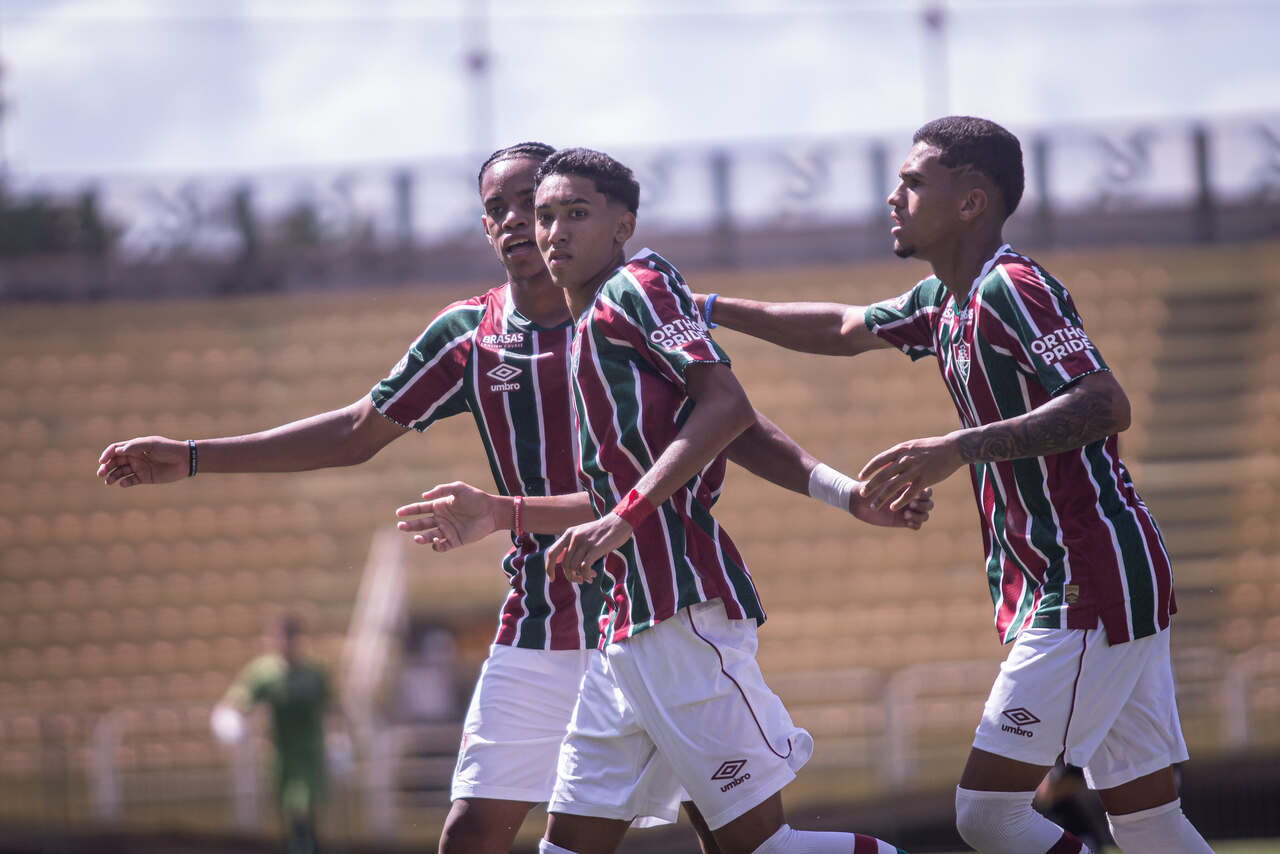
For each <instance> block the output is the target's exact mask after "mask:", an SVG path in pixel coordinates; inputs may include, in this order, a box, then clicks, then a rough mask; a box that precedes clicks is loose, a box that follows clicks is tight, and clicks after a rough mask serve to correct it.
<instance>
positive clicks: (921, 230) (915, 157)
mask: <svg viewBox="0 0 1280 854" xmlns="http://www.w3.org/2000/svg"><path fill="white" fill-rule="evenodd" d="M939 154H940V152H939V151H938V149H936V148H934V147H933V146H931V145H928V144H927V143H923V142H920V143H916V145H915V147H913V148H912V149H911V153H910V154H908V155H907V159H906V161H905V162H904V163H903V164H902V168H901V169H899V170H898V186H896V187H895V188H894V190H893V192H892V193H890V194H889V198H888V199H886V201H887V202H888V203H889V207H890V208H892V211H891V212H890V214H889V217H890V219H892V220H893V223H894V224H893V227H892V228H891V229H890V230H889V233H890V234H891V235H893V253H894V254H895V255H897V256H898V257H899V258H910V257H912V256H913V255H914V256H917V257H919V258H922V259H924V260H928V258H929V252H930V250H931V249H932V248H933V247H934V246H936V245H937V244H938V242H939V241H940V240H943V239H945V238H947V237H948V236H950V235H951V234H952V233H953V232H954V230H955V228H956V226H957V225H959V223H960V220H959V218H958V216H957V213H958V210H959V205H958V200H957V198H956V192H955V191H956V182H955V176H954V175H953V174H952V170H951V169H949V168H947V167H946V166H943V165H942V164H941V163H940V162H938V157H939Z"/></svg>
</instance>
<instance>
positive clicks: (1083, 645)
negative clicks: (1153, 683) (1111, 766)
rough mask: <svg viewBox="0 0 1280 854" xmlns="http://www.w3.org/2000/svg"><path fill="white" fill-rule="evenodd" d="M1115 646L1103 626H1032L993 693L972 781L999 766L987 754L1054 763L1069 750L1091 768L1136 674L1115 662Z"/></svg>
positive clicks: (976, 742) (1069, 756) (978, 736)
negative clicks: (1091, 757) (1094, 753)
mask: <svg viewBox="0 0 1280 854" xmlns="http://www.w3.org/2000/svg"><path fill="white" fill-rule="evenodd" d="M1114 649H1115V648H1114V647H1110V646H1109V645H1108V644H1107V642H1106V636H1105V634H1104V633H1103V631H1102V630H1101V629H1093V630H1089V631H1085V630H1082V629H1027V630H1024V631H1023V632H1022V633H1021V634H1020V635H1019V636H1018V639H1017V641H1016V642H1015V643H1014V645H1013V648H1012V649H1010V650H1009V655H1008V656H1007V657H1006V658H1005V660H1004V662H1003V663H1002V664H1001V665H1000V674H999V675H998V676H997V677H996V681H995V684H993V685H992V687H991V693H990V695H989V696H988V697H987V702H986V705H985V707H984V708H983V711H982V719H981V720H980V721H979V723H978V727H977V729H976V731H975V732H974V738H973V747H974V749H975V753H974V755H973V756H972V757H971V768H972V770H970V768H966V778H967V779H970V780H972V778H973V776H974V775H975V774H976V773H978V771H979V770H980V769H981V768H984V767H989V766H993V763H992V762H991V761H990V760H988V759H986V757H984V756H981V755H979V754H980V753H981V754H992V755H994V756H998V757H1003V758H1004V759H1007V760H1012V761H1013V762H1018V763H1022V764H1024V765H1030V766H1035V767H1046V768H1047V767H1049V766H1051V765H1053V763H1054V762H1055V761H1056V760H1057V758H1058V757H1059V756H1060V755H1063V754H1064V752H1065V758H1066V761H1068V762H1070V763H1072V764H1076V765H1083V764H1084V761H1083V760H1082V758H1081V757H1082V756H1084V757H1087V756H1088V755H1089V754H1090V753H1092V751H1093V750H1095V749H1096V748H1097V745H1098V744H1099V743H1100V742H1101V740H1102V737H1103V735H1105V733H1106V731H1107V729H1109V728H1110V725H1111V722H1112V721H1113V720H1114V719H1115V716H1116V715H1117V714H1118V712H1119V709H1120V707H1121V705H1123V698H1124V696H1126V695H1127V694H1128V692H1129V690H1130V689H1131V687H1132V681H1133V680H1134V679H1135V678H1136V676H1135V675H1134V674H1131V673H1127V672H1126V671H1125V670H1124V669H1123V668H1118V667H1116V666H1115V665H1116V663H1117V656H1115V654H1114V652H1113V651H1114ZM1005 770H1006V771H1009V772H1010V773H1013V766H1007V767H1006V768H1005Z"/></svg>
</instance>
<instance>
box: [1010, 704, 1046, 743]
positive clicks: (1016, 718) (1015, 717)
mask: <svg viewBox="0 0 1280 854" xmlns="http://www.w3.org/2000/svg"><path fill="white" fill-rule="evenodd" d="M1000 714H1002V715H1004V716H1005V717H1006V718H1008V719H1009V721H1010V723H1012V724H1013V726H1009V724H1000V729H1001V731H1002V732H1011V733H1013V734H1014V735H1021V736H1025V737H1027V738H1031V736H1033V735H1035V733H1034V732H1032V731H1031V730H1029V729H1023V727H1029V726H1031V725H1032V724H1038V723H1040V719H1039V718H1038V717H1036V716H1035V715H1033V714H1032V713H1031V711H1030V710H1029V709H1024V708H1022V707H1018V708H1016V709H1005V710H1004V711H1003V712H1001V713H1000Z"/></svg>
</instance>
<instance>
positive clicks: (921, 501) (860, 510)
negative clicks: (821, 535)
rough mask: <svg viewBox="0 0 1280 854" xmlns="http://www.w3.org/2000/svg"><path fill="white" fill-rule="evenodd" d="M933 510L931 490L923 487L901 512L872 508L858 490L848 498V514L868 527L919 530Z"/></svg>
mask: <svg viewBox="0 0 1280 854" xmlns="http://www.w3.org/2000/svg"><path fill="white" fill-rule="evenodd" d="M931 510H933V489H932V487H925V488H924V489H923V490H921V491H920V494H919V495H917V496H916V497H915V498H912V499H911V500H910V501H908V502H907V506H906V507H903V508H902V509H901V510H894V509H893V508H892V507H872V506H871V502H870V501H868V500H867V499H866V498H863V497H862V494H861V493H860V492H859V491H858V490H856V489H855V490H854V491H853V494H852V495H850V496H849V512H850V513H852V514H853V515H854V517H855V518H858V519H861V520H862V521H863V522H866V523H867V524H868V525H880V526H881V527H885V528H910V529H911V530H913V531H918V530H920V527H921V526H922V525H924V523H925V522H928V521H929V512H930V511H931Z"/></svg>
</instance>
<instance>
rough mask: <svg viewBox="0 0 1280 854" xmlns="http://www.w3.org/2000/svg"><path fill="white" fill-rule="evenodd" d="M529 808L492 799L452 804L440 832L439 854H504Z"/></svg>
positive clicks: (456, 801) (525, 804)
mask: <svg viewBox="0 0 1280 854" xmlns="http://www.w3.org/2000/svg"><path fill="white" fill-rule="evenodd" d="M532 806H533V804H532V803H527V802H520V801H508V800H496V799H492V798H462V799H459V800H455V801H454V802H453V805H452V806H451V807H450V808H449V815H448V816H447V817H446V818H445V821H444V829H443V830H442V831H441V832H440V847H439V854H506V852H507V851H509V850H510V849H511V845H512V843H513V842H515V838H516V833H518V832H519V830H520V825H522V824H523V823H524V819H525V816H526V815H528V813H529V810H530V808H531V807H532Z"/></svg>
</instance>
